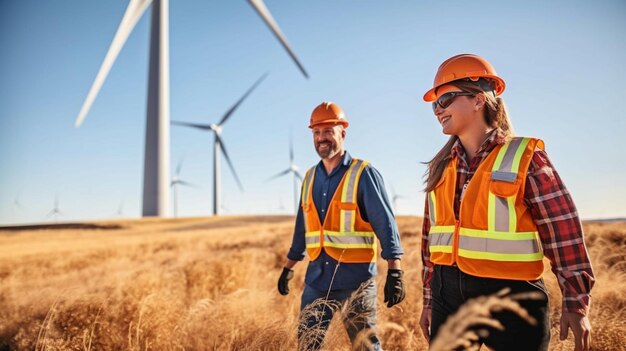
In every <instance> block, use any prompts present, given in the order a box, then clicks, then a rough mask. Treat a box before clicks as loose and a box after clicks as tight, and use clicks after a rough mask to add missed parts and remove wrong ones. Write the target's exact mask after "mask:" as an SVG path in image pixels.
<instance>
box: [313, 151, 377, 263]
mask: <svg viewBox="0 0 626 351" xmlns="http://www.w3.org/2000/svg"><path fill="white" fill-rule="evenodd" d="M367 164H368V162H366V161H363V160H359V159H356V158H353V159H352V163H351V164H350V167H349V168H348V170H347V171H346V173H345V174H344V175H343V178H342V179H341V182H340V183H339V186H337V190H335V194H333V198H332V200H331V201H330V205H329V207H328V212H327V213H326V217H325V218H324V223H323V224H322V223H321V222H320V218H319V216H318V214H317V208H316V207H315V203H314V202H313V181H314V178H315V167H312V168H311V169H309V170H308V171H307V173H306V175H305V177H304V181H303V182H302V204H301V205H302V211H303V214H304V228H305V241H306V251H307V253H308V255H309V258H310V259H311V261H315V260H316V259H317V258H318V257H319V255H320V253H321V252H322V249H324V250H326V253H328V255H330V257H332V258H334V259H336V260H337V261H339V262H348V263H367V262H375V261H376V248H377V243H376V235H375V233H374V229H372V226H371V225H370V224H369V223H368V222H366V221H364V220H363V219H362V218H361V212H360V210H359V206H358V205H357V193H358V186H359V179H360V178H361V174H362V173H363V170H364V169H365V166H367Z"/></svg>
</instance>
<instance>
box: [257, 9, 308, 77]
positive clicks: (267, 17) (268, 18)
mask: <svg viewBox="0 0 626 351" xmlns="http://www.w3.org/2000/svg"><path fill="white" fill-rule="evenodd" d="M248 2H249V3H250V5H252V7H254V9H255V10H256V12H257V13H258V14H259V16H261V18H262V19H263V21H265V24H267V26H268V27H270V29H271V30H272V32H273V33H274V36H276V38H277V39H278V41H280V43H281V44H282V45H283V47H284V48H285V50H287V53H288V54H289V56H291V59H292V60H293V62H295V63H296V65H298V68H299V69H300V71H301V72H302V74H303V75H304V77H306V78H307V79H308V78H309V75H308V74H307V73H306V70H305V69H304V66H302V64H301V63H300V60H298V58H297V57H296V54H295V53H294V52H293V51H292V50H291V48H290V47H289V43H288V42H287V38H285V36H284V35H283V32H282V31H281V30H280V27H278V24H277V23H276V21H275V20H274V17H273V16H272V14H271V13H270V11H269V10H268V9H267V7H266V6H265V3H263V0H248Z"/></svg>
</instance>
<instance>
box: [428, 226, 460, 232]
mask: <svg viewBox="0 0 626 351" xmlns="http://www.w3.org/2000/svg"><path fill="white" fill-rule="evenodd" d="M429 232H430V233H433V234H435V233H454V226H453V225H434V226H432V227H430V231H429Z"/></svg>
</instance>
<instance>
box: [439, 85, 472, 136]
mask: <svg viewBox="0 0 626 351" xmlns="http://www.w3.org/2000/svg"><path fill="white" fill-rule="evenodd" d="M450 92H462V90H461V89H459V88H457V87H455V86H453V85H449V84H447V85H443V86H441V87H440V88H439V89H437V98H439V97H441V96H443V95H444V94H446V93H450ZM476 111H477V109H476V104H475V98H474V97H473V96H455V97H454V98H453V100H452V103H450V105H449V106H447V107H446V108H442V107H441V106H440V105H439V104H437V106H436V107H435V110H434V112H435V116H436V117H437V120H438V121H439V123H440V124H441V127H442V128H443V134H446V135H457V136H458V135H461V134H463V132H464V131H466V130H467V129H468V127H469V126H470V125H471V124H472V123H475V121H476Z"/></svg>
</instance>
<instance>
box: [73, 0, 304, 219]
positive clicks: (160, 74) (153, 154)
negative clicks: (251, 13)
mask: <svg viewBox="0 0 626 351" xmlns="http://www.w3.org/2000/svg"><path fill="white" fill-rule="evenodd" d="M249 2H250V4H251V5H252V6H253V7H254V9H255V10H256V11H257V12H258V13H259V15H260V16H261V17H262V18H263V20H264V21H265V23H266V24H267V25H268V26H269V27H270V29H271V30H272V32H274V35H275V36H276V37H277V38H278V40H279V41H280V42H281V44H282V45H283V47H284V48H285V50H287V52H288V53H289V55H290V56H291V57H292V59H293V60H294V61H295V63H296V64H297V65H298V67H299V68H300V70H301V71H302V73H303V74H304V75H305V77H307V78H308V75H307V74H306V72H305V71H304V68H303V67H302V65H301V64H300V62H299V61H298V59H297V58H296V56H295V55H294V53H293V51H292V50H291V48H290V47H289V45H288V43H287V41H286V39H285V37H284V35H283V34H282V32H281V30H280V28H279V27H278V25H277V24H276V22H275V21H274V19H273V18H272V15H271V14H270V12H269V11H268V9H267V8H266V7H265V4H264V3H263V1H262V0H249ZM150 4H152V21H151V29H150V64H149V77H148V103H147V112H146V114H147V116H146V140H145V150H144V169H143V206H142V214H143V216H161V217H166V216H168V212H169V211H168V203H169V186H170V181H169V161H170V132H169V127H170V126H169V123H170V115H169V113H170V79H169V77H170V74H169V0H130V1H129V3H128V7H127V8H126V12H125V13H124V16H123V17H122V21H121V23H120V25H119V27H118V29H117V32H116V33H115V37H114V38H113V42H112V43H111V46H110V47H109V51H108V52H107V54H106V56H105V58H104V61H103V62H102V66H100V70H99V71H98V74H97V75H96V79H95V80H94V82H93V85H92V86H91V89H90V90H89V93H88V94H87V98H86V99H85V102H84V104H83V106H82V108H81V110H80V113H79V114H78V117H77V118H76V127H79V126H80V125H81V123H82V122H83V120H84V119H85V117H86V116H87V114H88V113H89V109H90V108H91V105H92V104H93V102H94V100H95V98H96V96H97V95H98V92H99V91H100V88H101V87H102V84H103V83H104V81H105V80H106V77H107V75H108V74H109V71H110V70H111V67H112V66H113V64H114V63H115V60H116V58H117V56H118V54H119V53H120V50H121V49H122V47H123V46H124V43H125V42H126V39H128V36H129V35H130V33H131V32H132V31H133V28H134V27H135V25H136V24H137V22H138V21H139V19H140V18H141V16H142V15H143V13H144V12H145V11H146V9H147V8H148V6H149V5H150Z"/></svg>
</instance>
